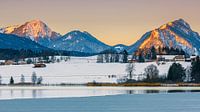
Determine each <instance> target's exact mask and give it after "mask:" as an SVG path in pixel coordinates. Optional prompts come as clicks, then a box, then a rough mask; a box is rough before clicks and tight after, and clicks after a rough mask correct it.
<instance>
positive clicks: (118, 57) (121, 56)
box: [97, 50, 128, 63]
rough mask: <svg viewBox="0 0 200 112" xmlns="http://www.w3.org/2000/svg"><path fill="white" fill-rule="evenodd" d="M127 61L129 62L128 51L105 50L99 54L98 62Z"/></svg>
mask: <svg viewBox="0 0 200 112" xmlns="http://www.w3.org/2000/svg"><path fill="white" fill-rule="evenodd" d="M117 62H121V63H127V62H128V52H127V51H126V50H124V51H123V52H120V53H117V52H113V51H112V52H111V51H108V52H104V53H101V54H99V55H98V56H97V63H117Z"/></svg>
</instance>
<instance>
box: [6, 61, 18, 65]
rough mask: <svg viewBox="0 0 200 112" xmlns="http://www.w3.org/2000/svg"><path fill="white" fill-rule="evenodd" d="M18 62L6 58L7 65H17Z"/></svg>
mask: <svg viewBox="0 0 200 112" xmlns="http://www.w3.org/2000/svg"><path fill="white" fill-rule="evenodd" d="M15 64H16V62H14V61H12V60H5V65H15Z"/></svg>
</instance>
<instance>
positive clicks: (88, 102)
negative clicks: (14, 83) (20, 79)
mask: <svg viewBox="0 0 200 112" xmlns="http://www.w3.org/2000/svg"><path fill="white" fill-rule="evenodd" d="M0 98H1V99H2V100H0V112H200V93H199V88H196V89H195V88H159V87H157V88H145V87H142V88H106V87H105V88H102V87H100V88H98V87H97V88H87V87H78V88H77V87H75V88H74V87H68V88H62V87H61V88H38V87H36V88H32V87H31V88H27V87H25V88H24V87H22V88H16V87H13V88H10V87H5V88H0ZM25 98H26V99H25ZM27 98H28V99H27ZM8 99H9V100H8Z"/></svg>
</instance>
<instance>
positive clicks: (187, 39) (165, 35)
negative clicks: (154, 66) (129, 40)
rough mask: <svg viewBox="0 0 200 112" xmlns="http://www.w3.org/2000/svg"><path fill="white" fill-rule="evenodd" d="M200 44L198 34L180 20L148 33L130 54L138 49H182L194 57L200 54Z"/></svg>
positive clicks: (133, 47) (134, 46) (132, 48)
mask: <svg viewBox="0 0 200 112" xmlns="http://www.w3.org/2000/svg"><path fill="white" fill-rule="evenodd" d="M199 43H200V36H199V35H198V33H196V32H194V31H193V30H192V29H191V27H190V25H189V24H188V23H187V22H186V21H184V20H183V19H179V20H175V21H172V22H168V23H167V24H164V25H162V26H160V27H159V28H157V29H154V30H152V31H150V32H147V33H146V34H145V35H143V36H142V37H141V39H140V40H138V41H137V42H136V43H135V44H133V45H132V46H131V47H130V50H129V52H134V51H136V50H138V49H141V50H148V49H150V48H152V46H154V47H155V48H156V49H159V48H163V47H169V48H174V49H182V50H183V51H185V52H186V53H187V54H189V55H192V54H196V53H199V51H200V49H199V48H200V45H199Z"/></svg>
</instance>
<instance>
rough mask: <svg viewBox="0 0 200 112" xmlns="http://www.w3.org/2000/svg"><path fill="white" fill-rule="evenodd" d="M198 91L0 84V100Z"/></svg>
mask: <svg viewBox="0 0 200 112" xmlns="http://www.w3.org/2000/svg"><path fill="white" fill-rule="evenodd" d="M198 92H200V87H87V86H1V87H0V100H9V99H39V98H69V97H91V96H108V95H109V96H110V95H123V94H124V95H125V94H147V93H152V94H155V93H156V94H158V93H159V94H168V93H198Z"/></svg>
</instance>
